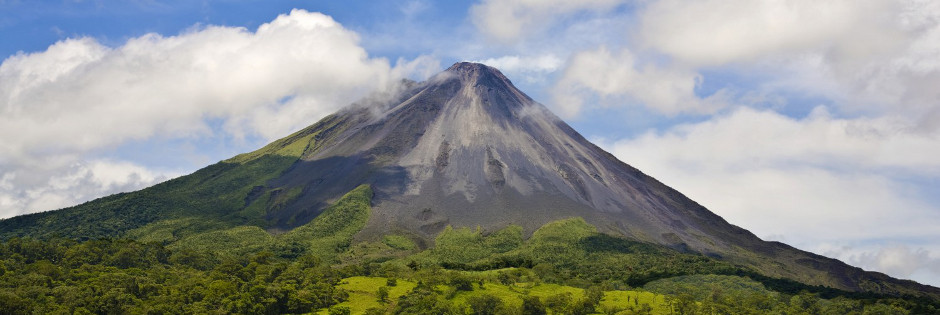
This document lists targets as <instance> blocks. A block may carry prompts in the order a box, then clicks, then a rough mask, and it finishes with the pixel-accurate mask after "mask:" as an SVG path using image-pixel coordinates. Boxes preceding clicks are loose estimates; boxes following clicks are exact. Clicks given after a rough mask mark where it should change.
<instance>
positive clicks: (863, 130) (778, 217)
mask: <svg viewBox="0 0 940 315" xmlns="http://www.w3.org/2000/svg"><path fill="white" fill-rule="evenodd" d="M910 125H911V122H909V121H906V120H904V119H899V118H888V117H881V118H855V119H844V118H833V117H831V115H829V114H828V112H827V111H826V110H825V109H824V108H822V107H820V108H817V109H816V110H814V111H813V113H812V114H810V115H809V116H807V117H805V118H800V119H796V118H791V117H788V116H784V115H781V114H778V113H776V112H773V111H770V110H755V109H749V108H739V109H737V110H735V111H733V112H732V113H729V114H726V115H720V116H716V117H715V118H712V119H710V120H708V121H704V122H700V123H694V124H684V125H678V126H675V127H672V128H670V129H669V130H667V131H665V132H653V131H651V132H648V133H646V134H643V135H641V136H638V137H635V138H631V139H623V140H619V141H601V143H602V146H603V147H606V148H607V149H608V150H610V151H611V152H612V153H613V154H614V155H616V156H617V157H618V158H620V159H621V160H623V161H626V162H627V163H630V164H631V165H633V166H635V167H637V168H639V169H641V170H643V171H644V172H646V173H648V174H650V175H651V176H653V177H656V178H657V179H660V180H662V181H663V182H665V183H669V184H670V185H672V186H673V187H674V188H676V189H677V190H679V191H681V192H683V193H685V194H686V195H687V196H689V197H690V198H692V199H693V200H696V201H698V202H699V203H701V204H703V205H705V206H706V207H708V208H709V209H711V210H712V211H714V212H715V213H717V214H719V215H721V216H723V217H724V218H725V219H727V220H728V221H729V222H731V223H733V224H737V225H740V226H742V227H744V228H746V229H749V230H751V231H753V232H755V233H756V234H758V235H762V236H765V237H769V238H774V239H779V238H780V237H781V236H783V240H784V241H785V242H787V243H789V244H791V245H794V246H797V247H800V248H803V249H806V250H811V251H815V252H820V253H824V252H826V251H825V250H824V248H819V247H818V244H819V243H820V242H825V243H843V244H844V243H845V242H862V241H869V242H877V241H879V240H882V241H883V240H892V239H893V240H908V239H922V240H935V239H938V238H940V233H938V232H937V230H936V228H935V227H936V226H938V225H940V209H937V208H936V205H932V204H930V203H929V202H926V201H925V196H926V195H928V194H930V191H925V190H924V187H922V186H918V185H917V183H916V181H917V179H920V178H936V177H937V176H940V161H938V160H936V159H934V158H931V157H935V156H940V134H924V133H922V132H919V131H916V130H914V129H912V128H910ZM912 218H917V219H916V220H912ZM932 245H938V247H940V244H932ZM890 253H894V252H886V254H885V255H887V254H890ZM858 257H859V258H858V260H857V261H853V260H847V261H849V262H859V263H863V264H862V265H863V266H865V267H868V268H871V269H876V270H880V271H885V272H888V271H890V272H894V273H892V274H893V275H897V276H910V274H911V273H910V272H908V271H909V270H907V271H902V270H900V269H898V268H899V267H891V266H889V265H888V263H889V262H890V261H891V260H890V259H888V258H885V260H877V259H875V258H871V257H874V256H871V257H869V256H865V257H868V258H865V259H867V260H865V259H862V258H864V257H862V256H858ZM837 258H846V257H841V256H840V257H837ZM876 262H877V263H876ZM918 268H920V267H918Z"/></svg>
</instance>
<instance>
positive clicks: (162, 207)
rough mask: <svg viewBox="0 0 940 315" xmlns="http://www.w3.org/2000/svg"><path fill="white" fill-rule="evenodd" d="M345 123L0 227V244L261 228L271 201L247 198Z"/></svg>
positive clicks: (324, 123)
mask: <svg viewBox="0 0 940 315" xmlns="http://www.w3.org/2000/svg"><path fill="white" fill-rule="evenodd" d="M342 123H343V121H342V120H341V119H338V118H336V117H335V116H329V117H327V118H324V119H323V120H321V121H320V122H318V123H316V124H314V125H312V126H310V127H307V128H305V129H303V130H301V131H298V132H297V133H294V134H293V135H291V136H288V137H285V138H283V139H281V140H278V141H275V142H273V143H271V144H269V145H267V146H265V147H264V148H261V149H259V150H257V151H254V152H250V153H245V154H241V155H238V156H236V157H234V158H231V159H229V160H225V161H222V162H219V163H216V164H213V165H210V166H207V167H205V168H203V169H200V170H198V171H196V172H195V173H193V174H190V175H186V176H181V177H178V178H175V179H171V180H168V181H166V182H163V183H160V184H157V185H154V186H152V187H149V188H146V189H143V190H139V191H135V192H130V193H120V194H115V195H111V196H108V197H103V198H99V199H96V200H93V201H89V202H86V203H83V204H80V205H77V206H74V207H69V208H65V209H61V210H57V211H49V212H43V213H34V214H28V215H23V216H17V217H13V218H9V219H4V220H0V240H4V239H9V238H12V237H34V238H41V239H46V238H52V237H64V238H71V239H80V240H88V239H99V238H106V237H144V238H152V237H151V236H150V235H152V234H159V235H160V236H159V237H158V238H161V241H164V242H172V241H176V240H179V239H182V238H185V237H187V236H189V235H191V234H196V233H202V232H206V231H212V230H220V229H225V228H232V227H236V226H240V225H254V226H258V227H261V228H264V227H266V224H267V222H266V221H265V219H264V216H265V215H266V214H267V209H266V208H265V206H267V200H266V199H265V198H267V197H268V196H267V194H264V196H263V197H262V199H265V200H263V202H253V203H251V204H250V205H249V204H247V203H248V202H247V201H250V200H249V199H250V198H249V197H251V196H252V194H253V193H257V191H255V190H256V189H258V188H261V187H263V186H264V185H265V184H266V183H267V182H268V181H269V180H271V179H273V178H276V177H278V176H280V175H281V173H283V172H284V171H285V170H287V169H288V168H289V167H290V166H291V165H293V164H294V163H295V162H296V161H297V160H298V159H299V158H300V157H301V156H304V155H305V154H306V155H309V154H313V153H314V152H316V150H318V149H319V148H321V147H322V146H323V145H324V143H326V142H328V141H330V140H331V139H332V138H331V137H332V136H334V135H335V132H336V131H337V130H338V129H341V127H342ZM262 193H264V192H262ZM286 193H299V191H287V192H286ZM256 201H257V200H256ZM149 225H154V226H149ZM136 229H144V230H145V231H142V232H141V231H135V230H136Z"/></svg>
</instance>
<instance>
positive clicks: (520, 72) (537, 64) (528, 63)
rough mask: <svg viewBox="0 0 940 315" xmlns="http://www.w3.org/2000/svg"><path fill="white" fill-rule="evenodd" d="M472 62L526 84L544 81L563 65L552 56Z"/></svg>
mask: <svg viewBox="0 0 940 315" xmlns="http://www.w3.org/2000/svg"><path fill="white" fill-rule="evenodd" d="M473 62H479V63H482V64H485V65H488V66H491V67H494V68H497V69H499V70H500V71H501V72H503V73H505V74H506V75H508V76H511V77H514V78H522V79H523V80H525V81H526V82H527V83H538V82H543V81H545V78H546V76H547V75H549V74H551V73H553V72H555V71H557V70H558V69H559V68H560V67H561V66H562V64H563V63H564V61H563V60H562V59H561V58H558V57H557V56H555V55H552V54H543V55H538V56H516V55H510V56H502V57H499V58H487V59H484V60H477V61H473Z"/></svg>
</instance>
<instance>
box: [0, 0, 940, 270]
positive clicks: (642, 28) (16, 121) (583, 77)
mask: <svg viewBox="0 0 940 315" xmlns="http://www.w3.org/2000/svg"><path fill="white" fill-rule="evenodd" d="M938 21H940V4H937V3H935V2H930V1H916V0H896V1H895V0H884V1H872V2H864V3H859V2H857V1H849V0H845V1H827V2H819V1H791V2H773V1H768V2H757V1H749V0H698V1H691V0H653V1H636V0H633V1H631V0H590V1H578V2H571V1H560V0H558V1H555V0H546V1H540V2H532V1H519V0H505V1H495V0H492V1H490V0H481V1H436V2H435V1H421V0H411V1H383V2H378V3H375V2H366V1H201V2H197V1H160V0H151V1H143V0H141V1H45V2H37V1H29V2H25V1H10V0H0V38H3V40H2V41H0V59H3V63H2V65H0V217H9V216H13V215H17V214H23V213H30V212H36V211H44V210H50V209H57V208H61V207H65V206H69V205H73V204H76V203H80V202H83V201H87V200H91V199H94V198H97V197H100V196H104V195H107V194H111V193H115V192H120V191H128V190H135V189H139V188H142V187H146V186H149V185H152V184H153V183H156V182H159V181H162V180H165V179H166V178H171V177H173V176H178V175H181V174H187V173H189V172H192V171H194V170H195V169H198V168H200V167H202V166H205V165H208V164H211V163H214V162H216V161H219V160H221V159H225V158H227V157H230V156H232V155H234V154H237V153H241V152H246V151H251V150H253V149H255V148H258V147H260V146H262V145H263V144H265V143H267V142H269V141H271V140H273V139H277V138H279V137H281V136H284V135H286V134H288V133H290V132H291V131H294V130H297V129H299V128H302V127H304V126H307V125H309V124H311V123H313V122H315V121H316V120H318V119H319V118H321V117H323V116H324V115H326V114H329V113H331V112H333V111H335V110H337V109H338V108H340V107H342V106H343V105H345V104H348V103H349V102H351V101H353V100H355V99H357V98H359V97H362V96H363V95H365V94H367V93H369V92H370V91H373V90H375V89H382V88H384V87H387V86H388V84H389V82H393V81H395V80H396V79H397V78H400V77H408V78H412V79H417V80H420V79H423V78H426V77H427V76H429V75H430V74H433V73H435V72H437V71H440V70H442V69H444V68H446V67H447V66H449V65H450V64H452V63H454V62H456V61H465V60H467V61H480V62H484V63H487V64H489V65H492V66H495V67H497V68H500V69H501V70H502V71H503V72H504V73H505V74H506V75H507V76H508V77H509V78H510V79H512V80H513V82H514V83H516V85H517V86H518V87H520V88H521V89H522V90H523V91H525V92H526V93H528V94H529V95H531V96H532V97H533V98H535V99H536V100H538V101H539V102H541V103H543V104H545V105H546V106H548V107H549V108H551V109H552V110H553V111H555V112H556V114H558V115H560V116H561V117H563V118H564V119H565V120H566V121H568V122H569V123H570V124H571V125H572V126H573V127H574V128H575V129H577V130H578V131H580V132H581V133H582V134H584V135H585V136H586V137H588V138H589V139H592V140H593V141H595V142H597V143H598V144H599V145H601V146H602V147H603V148H605V149H606V150H608V151H610V152H611V153H613V154H615V155H616V156H618V157H619V158H620V159H622V160H624V161H625V162H627V163H629V164H631V165H633V166H636V167H637V168H639V169H641V170H643V171H644V172H646V173H648V174H650V175H652V176H654V177H656V178H658V179H660V180H662V181H663V182H665V183H667V184H669V185H671V186H672V187H674V188H676V189H678V190H679V191H682V192H683V193H685V194H687V195H688V196H690V197H691V198H692V199H694V200H696V201H698V202H700V203H702V204H703V205H705V206H706V207H708V208H709V209H711V210H712V211H714V212H716V213H718V214H719V215H721V216H723V217H724V218H726V219H727V220H728V221H730V222H732V223H734V224H737V225H740V226H742V227H744V228H747V229H749V230H751V231H752V232H754V233H755V234H757V235H758V236H760V237H762V238H764V239H770V240H779V241H784V242H787V243H789V244H791V245H794V246H796V247H799V248H802V249H806V250H810V251H813V252H816V253H819V254H823V255H827V256H830V257H835V258H839V259H842V260H844V261H846V262H849V263H851V264H854V265H858V266H861V267H863V268H865V269H869V270H879V271H883V272H886V273H888V274H891V275H893V276H896V277H901V278H910V279H914V280H918V281H921V282H925V283H929V284H933V285H940V229H937V227H938V226H940V197H938V194H937V193H936V192H937V191H940V180H938V179H940V102H938V100H940V91H937V90H936V88H935V87H936V86H940V57H938V56H940V23H938Z"/></svg>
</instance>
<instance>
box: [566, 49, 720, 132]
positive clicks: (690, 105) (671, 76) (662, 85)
mask: <svg viewBox="0 0 940 315" xmlns="http://www.w3.org/2000/svg"><path fill="white" fill-rule="evenodd" d="M701 79H702V78H701V76H700V75H699V74H697V73H695V72H693V71H688V70H685V69H681V68H675V67H668V66H666V67H664V66H661V65H658V64H655V63H651V62H645V63H644V62H643V60H642V59H641V58H638V57H637V56H636V55H635V54H633V53H632V52H631V51H629V50H627V49H623V50H621V51H620V52H619V53H618V54H614V53H611V52H610V51H609V50H608V49H607V48H605V47H600V48H598V49H596V50H589V51H582V52H579V53H577V54H575V55H574V56H572V57H571V58H570V60H569V62H568V64H567V67H566V68H565V72H564V75H563V77H562V78H561V79H560V80H559V81H558V82H556V84H555V87H554V88H553V90H552V94H553V104H554V105H555V108H556V109H560V110H561V113H560V114H561V115H562V116H565V117H571V116H575V115H577V114H578V113H579V112H580V111H581V110H582V109H583V107H584V106H585V103H586V102H587V100H589V99H591V96H593V95H597V96H600V97H601V98H613V99H614V100H613V101H611V102H610V103H615V104H624V103H626V104H630V103H637V102H638V103H639V104H640V105H644V106H647V107H649V108H652V109H654V110H657V111H659V112H661V113H664V114H666V115H676V114H679V113H685V112H690V113H698V114H705V113H712V112H714V111H716V110H718V109H720V108H722V107H724V106H726V104H727V102H728V95H727V93H728V92H727V91H719V92H716V93H715V94H713V95H711V96H709V97H706V98H700V97H698V96H697V95H696V94H695V89H696V88H697V87H698V85H699V83H700V82H701ZM631 100H632V101H631ZM603 102H604V100H601V103H603Z"/></svg>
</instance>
